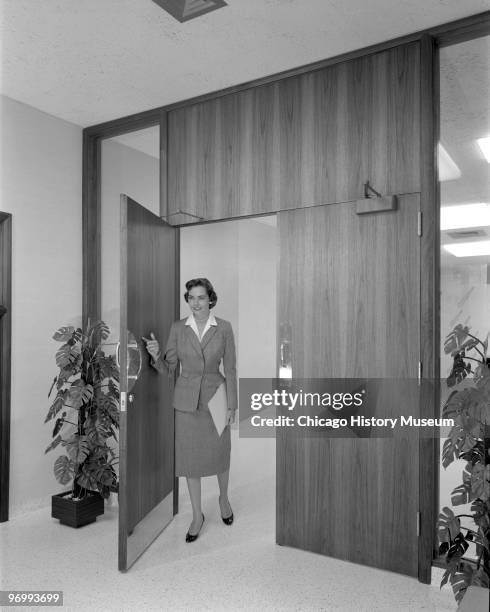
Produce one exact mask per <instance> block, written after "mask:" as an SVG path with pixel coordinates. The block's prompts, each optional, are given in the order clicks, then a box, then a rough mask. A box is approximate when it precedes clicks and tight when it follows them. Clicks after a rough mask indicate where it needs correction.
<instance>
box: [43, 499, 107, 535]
mask: <svg viewBox="0 0 490 612" xmlns="http://www.w3.org/2000/svg"><path fill="white" fill-rule="evenodd" d="M68 495H71V491H65V492H64V493H58V494H57V495H53V496H52V498H51V516H52V517H53V518H57V519H59V521H60V523H62V524H63V525H69V526H70V527H83V526H84V525H88V524H89V523H93V522H95V520H96V518H97V517H98V516H99V515H100V514H104V498H103V497H102V496H101V495H100V494H99V493H92V494H91V495H87V496H86V497H84V498H83V499H80V500H76V501H75V500H73V499H68V498H67V496H68Z"/></svg>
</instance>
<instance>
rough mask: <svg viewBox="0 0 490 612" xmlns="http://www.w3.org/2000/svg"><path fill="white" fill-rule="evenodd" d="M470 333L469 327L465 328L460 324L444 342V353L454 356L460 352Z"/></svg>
mask: <svg viewBox="0 0 490 612" xmlns="http://www.w3.org/2000/svg"><path fill="white" fill-rule="evenodd" d="M469 331H470V328H469V327H468V326H467V325H465V326H464V327H463V325H461V323H459V324H458V325H456V327H454V329H453V330H452V331H451V332H449V334H448V335H447V336H446V339H445V340H444V352H445V353H446V355H448V354H450V353H451V354H453V353H454V352H455V351H456V352H458V351H460V350H461V346H462V344H463V343H464V341H465V340H466V338H467V337H468V333H469Z"/></svg>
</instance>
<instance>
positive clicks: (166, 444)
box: [119, 196, 177, 569]
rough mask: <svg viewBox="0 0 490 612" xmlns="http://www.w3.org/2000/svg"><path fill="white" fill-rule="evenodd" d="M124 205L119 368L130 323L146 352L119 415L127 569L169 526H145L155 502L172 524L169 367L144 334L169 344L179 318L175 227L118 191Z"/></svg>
mask: <svg viewBox="0 0 490 612" xmlns="http://www.w3.org/2000/svg"><path fill="white" fill-rule="evenodd" d="M121 204H122V205H121V332H120V333H121V335H120V337H121V372H122V373H123V372H124V371H125V370H124V367H125V366H124V355H125V354H126V353H125V350H124V340H123V338H124V336H125V332H126V329H127V330H129V331H131V332H132V333H133V334H134V336H135V338H136V341H137V342H138V345H139V348H140V352H141V357H142V368H141V372H140V374H139V377H138V380H137V381H136V383H135V385H134V387H133V388H132V389H129V391H130V393H131V394H132V395H133V396H134V401H133V402H130V401H129V396H128V403H127V412H125V413H124V412H122V413H121V433H120V495H119V500H120V501H119V507H120V521H119V527H120V530H119V538H120V557H119V562H120V569H127V563H129V561H128V559H131V556H132V554H134V551H135V550H136V551H138V554H139V553H140V552H142V549H144V546H143V547H141V540H140V534H141V537H143V538H144V539H145V542H147V544H149V543H151V541H152V539H153V538H154V537H156V536H157V535H158V534H159V533H160V531H161V530H162V529H163V527H165V525H166V522H165V521H164V519H163V518H162V520H160V521H157V523H156V525H152V526H151V528H150V529H149V528H148V527H144V526H142V525H144V523H143V521H144V520H145V519H146V518H147V517H148V516H149V515H150V514H151V513H152V511H153V510H154V509H155V508H158V507H161V508H162V509H163V511H164V512H166V507H167V506H166V505H165V504H163V505H162V502H164V500H165V499H166V498H168V496H171V497H172V499H171V503H170V505H169V509H170V516H167V515H166V519H167V522H168V520H170V519H171V517H172V515H173V513H172V505H173V503H174V499H173V486H174V409H173V407H172V384H171V380H170V379H169V377H168V376H167V374H166V373H158V372H156V371H155V369H154V368H152V367H151V366H150V359H149V356H148V354H147V352H146V349H145V346H144V343H143V341H142V336H144V337H146V338H148V337H149V336H150V333H151V332H153V333H154V334H155V336H156V337H157V338H158V340H159V342H160V344H161V345H162V346H164V344H165V343H166V341H167V337H168V334H169V330H170V326H171V324H172V322H173V321H174V320H175V316H176V313H175V303H176V295H175V294H176V292H177V286H176V278H175V271H176V260H175V258H176V232H177V230H175V229H174V228H172V227H170V226H169V225H168V224H167V223H165V222H164V221H162V220H161V219H160V218H159V217H157V216H156V215H154V214H153V213H151V212H150V211H149V210H147V209H145V208H144V207H142V206H140V205H139V204H137V203H136V202H134V201H133V200H131V199H130V198H128V197H127V196H121ZM126 208H127V210H126ZM126 390H127V377H125V376H124V375H123V374H121V391H126ZM164 518H165V517H164ZM152 520H153V519H152ZM133 530H134V532H135V535H134V536H133V540H132V541H131V540H130V539H128V538H129V537H130V536H131V534H132V532H133ZM126 539H127V547H126ZM141 548H142V549H141ZM126 554H127V557H126ZM133 560H134V559H133Z"/></svg>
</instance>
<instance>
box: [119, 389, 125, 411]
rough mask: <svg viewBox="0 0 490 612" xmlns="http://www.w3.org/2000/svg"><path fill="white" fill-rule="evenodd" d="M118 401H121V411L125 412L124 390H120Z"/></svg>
mask: <svg viewBox="0 0 490 612" xmlns="http://www.w3.org/2000/svg"><path fill="white" fill-rule="evenodd" d="M120 403H121V412H126V391H121V394H120Z"/></svg>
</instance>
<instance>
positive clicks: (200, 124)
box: [168, 43, 420, 223]
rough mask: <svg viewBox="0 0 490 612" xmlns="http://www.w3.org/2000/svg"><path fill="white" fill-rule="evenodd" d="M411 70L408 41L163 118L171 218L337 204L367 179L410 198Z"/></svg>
mask: <svg viewBox="0 0 490 612" xmlns="http://www.w3.org/2000/svg"><path fill="white" fill-rule="evenodd" d="M419 63H420V59H419V44H418V43H412V44H409V45H404V46H402V47H399V48H394V49H390V50H388V51H384V52H380V53H376V54H373V55H368V56H366V57H362V58H358V59H355V60H352V61H349V62H344V63H341V64H337V65H335V66H331V67H329V68H325V69H323V70H317V71H315V72H312V73H308V74H301V75H298V76H294V77H290V78H287V79H283V80H280V81H277V82H274V83H271V84H268V85H263V86H262V87H258V88H256V89H254V90H249V91H244V92H238V93H234V94H230V95H227V96H221V97H219V98H217V99H215V100H208V101H205V102H202V103H200V104H195V105H192V106H189V107H186V108H180V109H177V110H174V111H171V112H169V115H168V121H169V128H168V136H169V142H168V164H169V197H168V200H169V210H170V213H175V212H176V211H178V210H181V211H185V212H187V213H192V214H194V215H198V216H200V217H203V218H204V219H206V220H213V219H225V218H230V217H238V216H244V215H248V214H254V213H255V214H257V213H259V214H260V213H265V212H272V211H278V210H285V209H289V208H298V207H305V206H314V205H318V204H324V203H333V202H345V201H350V200H355V199H357V198H359V197H362V195H363V185H364V183H365V182H366V181H367V180H369V181H370V182H371V184H372V185H373V186H375V188H376V189H377V190H378V191H380V192H381V193H383V194H387V193H389V194H392V193H411V192H416V191H418V190H419V188H420V181H419V149H420V145H419V120H420V112H419ZM173 216H174V217H175V215H173ZM194 221H195V219H194V218H192V217H190V216H189V217H188V218H187V219H186V218H185V216H181V215H179V217H178V218H175V219H174V222H178V223H185V222H189V223H192V222H194Z"/></svg>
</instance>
